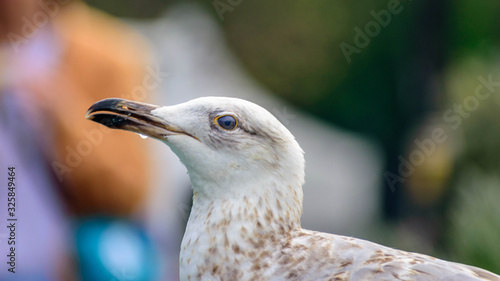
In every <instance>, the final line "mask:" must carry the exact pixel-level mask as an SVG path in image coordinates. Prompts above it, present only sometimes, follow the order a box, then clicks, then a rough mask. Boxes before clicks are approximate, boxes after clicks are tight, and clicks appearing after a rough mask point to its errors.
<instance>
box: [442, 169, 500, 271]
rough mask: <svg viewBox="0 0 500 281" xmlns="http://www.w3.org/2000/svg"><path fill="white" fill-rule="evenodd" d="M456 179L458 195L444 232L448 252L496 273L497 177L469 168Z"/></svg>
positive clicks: (499, 264) (499, 229) (499, 233)
mask: <svg viewBox="0 0 500 281" xmlns="http://www.w3.org/2000/svg"><path fill="white" fill-rule="evenodd" d="M458 182H459V184H458V187H459V189H458V191H459V192H458V198H457V200H456V202H455V204H454V205H453V206H452V209H451V212H450V221H451V227H450V228H449V231H448V233H447V238H448V240H447V244H448V248H449V254H448V255H449V256H450V257H452V258H453V259H455V260H458V261H460V262H464V263H468V264H471V265H475V266H478V267H481V268H485V269H488V270H491V271H493V272H496V273H498V272H500V259H499V258H498V257H499V253H500V243H498V238H499V237H500V207H499V206H498V198H500V178H499V177H498V176H491V175H488V174H484V173H483V172H480V171H479V170H477V169H469V170H468V171H464V172H463V173H462V175H461V176H460V177H459V180H458ZM471 187H473V188H471Z"/></svg>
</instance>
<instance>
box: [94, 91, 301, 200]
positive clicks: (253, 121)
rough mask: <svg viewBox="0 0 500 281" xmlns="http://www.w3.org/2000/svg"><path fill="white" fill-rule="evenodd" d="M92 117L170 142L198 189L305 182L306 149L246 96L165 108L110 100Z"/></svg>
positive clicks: (241, 190)
mask: <svg viewBox="0 0 500 281" xmlns="http://www.w3.org/2000/svg"><path fill="white" fill-rule="evenodd" d="M86 117H87V118H88V119H90V120H93V121H95V122H98V123H101V124H103V125H105V126H107V127H109V128H115V129H122V130H127V131H132V132H136V133H139V134H142V135H146V136H149V137H152V138H156V139H158V140H161V141H163V142H165V143H166V144H167V145H168V146H169V147H170V148H171V149H172V151H173V152H174V153H175V154H176V155H177V156H178V157H179V159H180V160H181V162H182V163H183V164H184V165H185V166H186V168H187V170H188V173H189V176H190V179H191V183H192V185H193V189H194V191H195V192H197V193H198V194H204V195H205V196H209V197H210V196H212V197H213V196H219V197H220V196H226V195H227V194H231V196H237V195H238V194H240V195H242V196H245V195H247V194H250V193H251V194H255V192H259V191H264V190H259V189H260V188H261V189H262V188H264V187H263V186H267V187H269V186H278V185H287V186H288V187H287V188H288V189H290V187H289V186H290V185H292V182H293V183H294V185H299V186H298V187H297V188H300V189H301V186H302V183H303V181H304V156H303V151H302V149H301V148H300V146H299V145H298V143H297V142H296V141H295V138H294V137H293V135H292V134H291V133H290V132H289V131H288V130H287V129H286V128H285V126H283V125H282V124H281V123H280V122H279V121H278V120H277V119H276V118H275V117H274V116H273V115H272V114H271V113H269V112H268V111H267V110H265V109H263V108H262V107H260V106H258V105H256V104H254V103H251V102H248V101H245V100H242V99H236V98H225V97H203V98H198V99H194V100H191V101H188V102H185V103H181V104H178V105H173V106H163V107H162V106H156V105H150V104H146V103H140V102H134V101H128V100H123V99H105V100H102V101H99V102H97V103H95V104H94V105H92V106H91V107H90V108H89V110H88V111H87V116H86ZM261 186H262V187H261ZM300 194H301V190H300Z"/></svg>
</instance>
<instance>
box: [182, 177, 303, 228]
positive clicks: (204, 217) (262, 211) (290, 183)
mask: <svg viewBox="0 0 500 281" xmlns="http://www.w3.org/2000/svg"><path fill="white" fill-rule="evenodd" d="M273 178H274V179H268V180H266V178H265V177H262V178H260V179H255V180H254V181H252V182H251V184H249V186H245V185H241V184H239V185H238V186H237V190H231V191H228V192H225V193H219V194H215V195H214V193H207V192H200V191H199V190H207V189H208V190H210V188H207V186H204V188H201V187H199V186H196V185H195V184H193V190H194V195H193V208H192V211H191V215H190V218H189V223H190V224H191V223H192V222H194V221H197V222H196V224H194V225H203V226H204V227H206V228H207V229H206V230H204V231H207V232H208V231H211V228H213V227H223V228H225V229H224V231H222V233H224V232H226V231H225V230H228V229H227V228H234V230H236V231H237V232H245V231H247V232H248V233H249V234H250V235H252V234H257V233H259V234H264V232H272V233H276V234H279V233H287V232H289V231H290V230H292V229H296V228H300V217H301V214H302V182H301V181H300V180H297V179H294V178H293V177H291V178H290V177H289V178H288V179H287V180H285V179H282V178H279V177H278V178H275V177H273ZM205 184H206V183H205ZM187 231H188V230H186V232H187Z"/></svg>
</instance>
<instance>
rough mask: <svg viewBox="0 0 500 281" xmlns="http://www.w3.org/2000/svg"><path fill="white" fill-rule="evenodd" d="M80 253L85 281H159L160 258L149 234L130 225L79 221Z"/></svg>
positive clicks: (108, 220)
mask: <svg viewBox="0 0 500 281" xmlns="http://www.w3.org/2000/svg"><path fill="white" fill-rule="evenodd" d="M78 223H79V224H78V225H77V227H76V250H77V255H78V263H79V267H80V274H81V278H82V280H83V281H101V280H102V281H133V280H141V281H148V280H156V279H157V276H158V273H159V255H158V253H157V252H156V251H155V247H154V242H153V241H152V240H151V239H150V238H149V237H148V235H147V234H146V232H145V231H144V230H143V229H141V228H140V227H138V226H136V225H135V224H133V223H132V222H130V221H126V220H123V219H114V218H93V219H86V220H84V221H79V222H78Z"/></svg>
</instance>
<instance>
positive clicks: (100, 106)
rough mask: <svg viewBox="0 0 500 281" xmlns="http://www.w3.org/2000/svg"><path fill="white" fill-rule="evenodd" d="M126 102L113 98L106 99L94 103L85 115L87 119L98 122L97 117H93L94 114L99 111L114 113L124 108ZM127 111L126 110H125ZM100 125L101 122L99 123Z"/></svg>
mask: <svg viewBox="0 0 500 281" xmlns="http://www.w3.org/2000/svg"><path fill="white" fill-rule="evenodd" d="M125 102H126V100H124V99H117V98H111V99H105V100H101V101H98V102H96V103H94V104H93V105H92V106H91V107H89V109H88V110H87V113H86V114H85V118H87V119H90V120H94V121H96V122H99V121H97V119H96V117H94V115H92V113H94V112H97V111H114V110H116V109H118V108H122V107H123V106H122V105H123V104H125ZM124 109H125V108H124ZM99 123H100V122H99Z"/></svg>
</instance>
